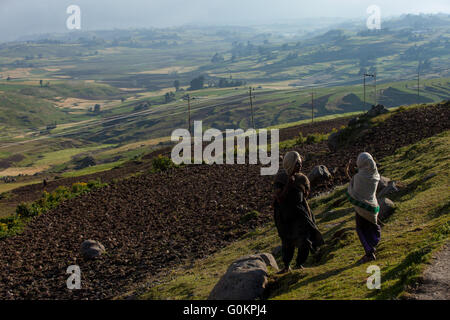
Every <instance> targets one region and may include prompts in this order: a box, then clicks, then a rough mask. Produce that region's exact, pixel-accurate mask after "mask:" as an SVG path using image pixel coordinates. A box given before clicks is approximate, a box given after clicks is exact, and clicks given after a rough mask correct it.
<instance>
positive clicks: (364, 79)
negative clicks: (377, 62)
mask: <svg viewBox="0 0 450 320" xmlns="http://www.w3.org/2000/svg"><path fill="white" fill-rule="evenodd" d="M363 87H364V105H363V108H364V109H365V108H366V74H365V73H364V75H363Z"/></svg>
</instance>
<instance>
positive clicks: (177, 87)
mask: <svg viewBox="0 0 450 320" xmlns="http://www.w3.org/2000/svg"><path fill="white" fill-rule="evenodd" d="M173 86H174V87H175V91H178V90H180V81H179V80H175V81H174V82H173Z"/></svg>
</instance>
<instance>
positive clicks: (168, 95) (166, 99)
mask: <svg viewBox="0 0 450 320" xmlns="http://www.w3.org/2000/svg"><path fill="white" fill-rule="evenodd" d="M174 100H175V93H173V92H172V91H171V92H167V93H166V94H165V95H164V102H165V103H169V102H171V101H174Z"/></svg>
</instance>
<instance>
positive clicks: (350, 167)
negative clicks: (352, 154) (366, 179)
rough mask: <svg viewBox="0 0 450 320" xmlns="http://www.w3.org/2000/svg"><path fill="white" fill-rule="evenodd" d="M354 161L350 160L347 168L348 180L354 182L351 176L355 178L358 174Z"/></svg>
mask: <svg viewBox="0 0 450 320" xmlns="http://www.w3.org/2000/svg"><path fill="white" fill-rule="evenodd" d="M352 162H353V161H352V159H350V160H348V163H347V166H346V167H345V175H346V176H347V178H348V180H352V177H351V175H352V176H353V175H354V174H355V172H356V170H355V167H353V166H352Z"/></svg>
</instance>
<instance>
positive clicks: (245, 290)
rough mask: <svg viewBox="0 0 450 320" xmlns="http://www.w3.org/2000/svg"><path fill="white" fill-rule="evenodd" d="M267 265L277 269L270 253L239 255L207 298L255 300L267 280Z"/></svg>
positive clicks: (261, 292) (262, 290) (262, 291)
mask: <svg viewBox="0 0 450 320" xmlns="http://www.w3.org/2000/svg"><path fill="white" fill-rule="evenodd" d="M267 266H271V267H272V268H274V269H275V270H278V265H277V263H276V261H275V258H274V257H273V256H272V255H271V254H270V253H261V254H254V255H248V256H244V257H241V258H239V259H237V260H236V261H234V262H233V263H232V264H231V265H230V266H229V267H228V270H227V271H226V273H225V274H224V275H223V276H222V278H220V280H219V282H217V284H216V285H215V287H214V288H213V290H212V291H211V293H210V294H209V297H208V299H209V300H255V299H257V298H261V296H262V295H263V293H264V290H265V288H266V285H267V282H268V279H267V278H268V270H267Z"/></svg>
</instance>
